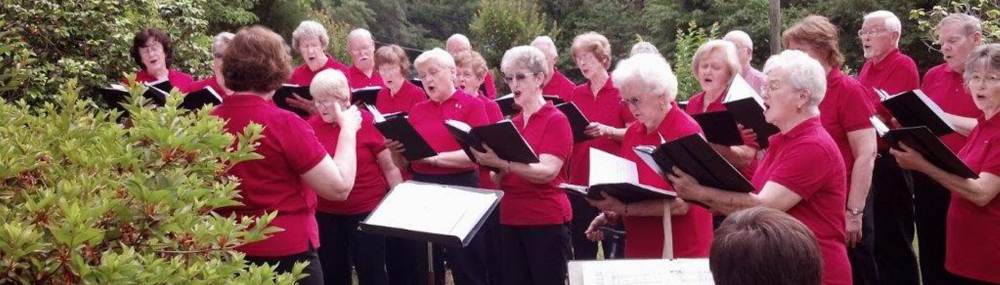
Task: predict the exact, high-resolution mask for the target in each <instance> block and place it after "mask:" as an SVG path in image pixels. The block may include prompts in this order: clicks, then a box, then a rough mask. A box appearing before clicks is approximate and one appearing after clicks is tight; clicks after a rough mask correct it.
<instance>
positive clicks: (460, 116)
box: [386, 48, 492, 285]
mask: <svg viewBox="0 0 1000 285" xmlns="http://www.w3.org/2000/svg"><path fill="white" fill-rule="evenodd" d="M414 65H416V67H417V73H418V76H419V77H420V80H421V81H423V83H424V91H426V92H427V95H428V97H430V100H427V101H424V102H420V103H417V105H416V106H413V108H412V109H411V110H410V113H409V121H410V124H412V125H413V128H414V129H415V130H416V131H417V133H419V134H420V136H421V137H423V139H424V140H426V141H427V143H428V144H429V145H430V146H431V147H432V148H433V149H434V151H436V152H437V153H438V154H437V155H435V156H432V157H428V158H424V159H421V160H418V161H412V162H410V163H409V167H410V169H411V173H412V174H413V180H414V181H420V182H429V183H437V184H446V185H457V186H467V187H479V172H478V171H477V170H478V168H479V167H478V166H477V165H476V164H474V163H472V159H470V158H469V156H468V155H467V154H466V153H465V151H463V150H462V148H461V145H459V144H458V142H457V141H456V140H455V139H454V138H453V137H452V136H451V135H450V133H449V132H448V130H447V129H446V128H445V125H444V122H445V121H446V120H456V121H460V122H464V123H466V124H468V125H469V126H473V127H475V126H482V125H485V124H487V122H488V120H487V118H486V111H485V110H484V108H483V104H482V102H480V101H479V100H478V99H476V98H474V97H472V95H469V94H466V93H465V91H463V90H461V89H457V88H455V81H454V79H455V75H456V71H455V70H456V69H455V59H454V58H452V56H451V55H450V54H448V53H447V52H445V51H444V50H441V49H438V48H435V49H433V50H430V51H426V52H424V53H423V54H421V55H420V56H418V57H417V59H416V60H414ZM386 147H388V148H389V149H390V150H392V151H393V152H394V157H393V158H394V159H396V160H397V162H396V163H397V164H400V163H401V162H402V160H403V158H402V156H401V155H400V153H402V150H403V149H404V147H405V146H403V145H402V144H401V143H400V142H398V141H394V140H387V141H386ZM486 245H487V242H486V239H485V238H481V236H479V238H474V239H473V240H472V242H471V243H470V244H469V245H468V246H466V247H464V248H457V247H447V248H445V247H443V246H435V247H437V248H438V250H439V251H444V250H447V254H446V257H447V259H448V265H449V266H450V267H451V269H452V275H453V276H454V278H455V283H456V284H460V285H461V284H485V283H486V282H487V278H488V277H489V275H490V274H491V273H492V272H489V271H488V270H489V269H490V268H488V266H487V264H486V258H485V256H486V249H487V247H486ZM426 246H427V243H426V242H416V241H409V243H408V244H407V245H404V246H403V249H404V250H405V251H406V252H409V253H410V254H409V256H410V257H412V259H410V263H409V264H408V265H407V266H408V267H409V269H410V270H411V271H410V272H408V273H409V274H410V275H407V276H409V277H408V278H403V275H400V278H401V279H402V280H400V281H399V282H397V281H396V280H391V281H390V283H392V284H403V283H400V282H418V284H420V283H419V282H424V281H426V278H424V277H425V275H424V274H425V273H426V270H427V249H426ZM434 255H435V256H436V257H441V254H438V253H435V254H434ZM435 273H436V274H437V276H436V277H435V278H437V281H439V282H438V283H437V284H444V283H443V282H444V272H443V270H435ZM406 280H409V281H406Z"/></svg>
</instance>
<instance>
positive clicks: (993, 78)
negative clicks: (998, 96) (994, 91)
mask: <svg viewBox="0 0 1000 285" xmlns="http://www.w3.org/2000/svg"><path fill="white" fill-rule="evenodd" d="M966 81H968V82H966V84H972V83H990V84H996V83H997V82H1000V76H997V75H995V74H990V75H983V74H972V75H970V76H969V77H968V78H966Z"/></svg>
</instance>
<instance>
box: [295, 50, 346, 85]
mask: <svg viewBox="0 0 1000 285" xmlns="http://www.w3.org/2000/svg"><path fill="white" fill-rule="evenodd" d="M331 68H332V69H336V70H340V72H343V73H344V76H345V77H347V80H348V82H350V80H351V72H350V70H348V68H347V66H346V65H344V64H343V63H340V62H339V61H337V59H336V58H334V57H333V56H332V55H330V54H327V55H326V64H325V65H323V68H320V69H319V70H316V71H313V70H312V69H309V65H308V64H304V63H303V64H302V65H299V67H296V68H295V70H292V76H291V77H290V78H289V79H288V83H291V84H295V85H302V86H309V85H312V81H313V77H316V74H317V73H319V72H320V71H323V70H327V69H331Z"/></svg>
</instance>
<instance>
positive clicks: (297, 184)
mask: <svg viewBox="0 0 1000 285" xmlns="http://www.w3.org/2000/svg"><path fill="white" fill-rule="evenodd" d="M212 115H214V116H217V117H219V118H221V119H223V120H225V121H226V126H225V131H226V132H227V133H230V134H233V135H236V134H240V133H242V132H243V128H244V127H246V126H247V125H248V124H250V123H251V122H253V123H257V124H260V125H263V126H264V133H263V135H264V137H263V138H261V139H260V140H259V141H258V143H259V145H258V146H257V150H256V152H257V153H258V154H260V155H262V156H264V158H263V159H259V160H250V161H244V162H240V163H237V164H235V165H233V166H232V168H230V170H229V171H228V172H227V173H228V174H229V175H233V176H236V177H239V178H240V179H241V181H240V186H238V187H237V189H239V190H240V195H242V196H243V197H242V198H239V199H238V200H239V202H241V203H243V205H242V206H233V207H225V208H220V209H216V212H218V213H219V214H221V215H223V216H229V215H231V214H234V213H235V214H236V215H238V216H251V217H259V216H261V215H263V214H265V212H274V211H277V212H278V216H277V217H276V218H275V219H274V220H273V221H272V222H271V224H270V226H275V227H279V228H282V229H284V231H282V232H277V233H274V234H272V235H271V236H270V237H269V238H268V239H266V240H263V241H259V242H254V243H250V244H246V245H243V246H240V247H238V248H237V250H239V251H242V252H244V253H246V254H247V255H250V256H287V255H292V254H297V253H302V252H305V251H306V250H308V249H309V246H310V245H311V246H312V247H313V248H318V247H319V231H318V229H317V228H316V217H315V212H316V193H315V192H314V191H313V190H312V189H310V188H309V187H308V186H306V185H305V183H304V182H303V181H302V178H301V177H300V176H301V175H302V174H303V173H305V172H307V171H309V170H311V169H313V167H315V166H316V165H317V164H319V163H320V162H321V161H322V160H323V158H324V157H326V156H327V153H326V151H325V150H323V146H322V145H320V143H319V141H317V140H316V134H315V133H313V130H312V128H310V127H309V124H307V123H306V122H305V121H303V120H302V119H301V118H299V117H298V116H297V115H295V113H292V112H289V111H286V110H282V109H279V108H278V107H276V106H275V105H274V104H273V103H271V101H269V100H267V99H264V98H261V97H260V96H256V95H240V94H236V95H232V96H229V97H228V98H226V100H225V101H223V102H222V104H221V105H219V106H217V107H216V108H215V109H213V110H212Z"/></svg>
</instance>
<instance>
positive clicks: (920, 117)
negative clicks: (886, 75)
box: [876, 89, 955, 136]
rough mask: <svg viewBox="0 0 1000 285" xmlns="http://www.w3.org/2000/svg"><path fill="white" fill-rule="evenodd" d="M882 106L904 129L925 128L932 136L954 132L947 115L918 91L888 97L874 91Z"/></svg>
mask: <svg viewBox="0 0 1000 285" xmlns="http://www.w3.org/2000/svg"><path fill="white" fill-rule="evenodd" d="M876 93H878V94H879V97H880V98H881V99H882V105H883V106H885V108H886V109H889V112H890V113H892V116H893V117H895V118H896V121H898V122H899V124H900V125H902V126H904V127H920V126H926V127H927V128H928V129H930V130H931V132H932V133H934V135H937V136H943V135H947V134H950V133H953V132H955V127H954V126H952V125H951V122H949V121H948V117H947V114H946V113H945V112H944V110H941V107H940V106H938V105H937V104H936V103H934V101H932V100H931V99H930V98H927V95H926V94H924V92H923V91H920V89H917V90H913V91H907V92H903V93H900V94H896V95H892V96H889V95H888V94H886V93H885V92H884V91H881V90H879V91H876Z"/></svg>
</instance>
